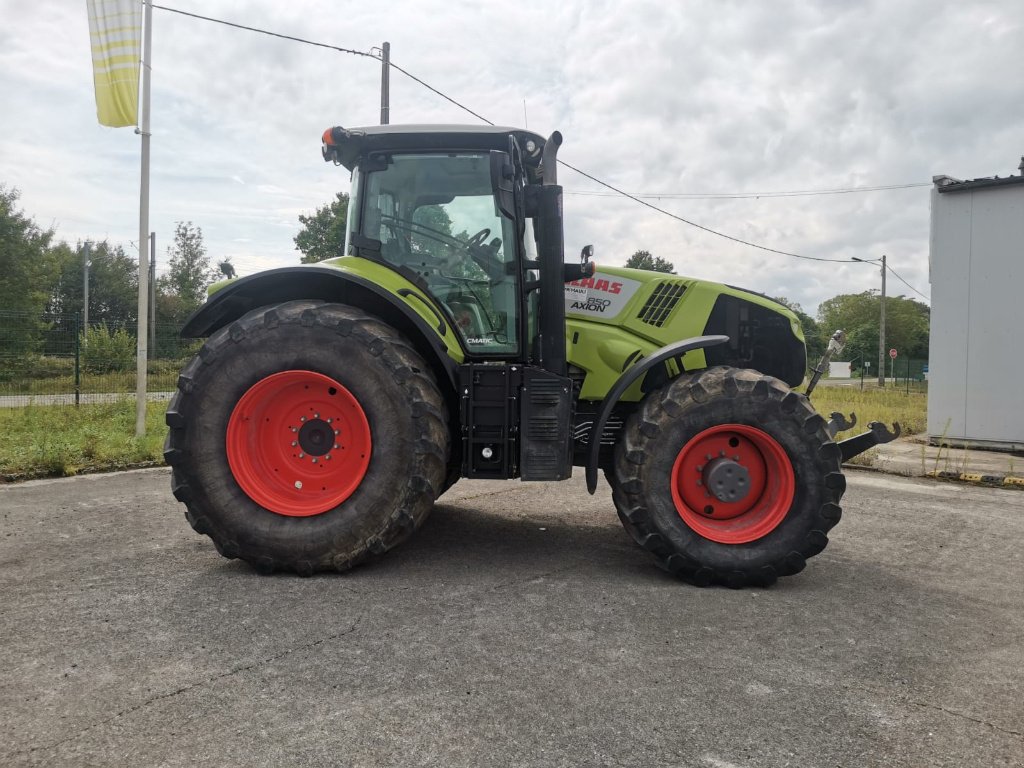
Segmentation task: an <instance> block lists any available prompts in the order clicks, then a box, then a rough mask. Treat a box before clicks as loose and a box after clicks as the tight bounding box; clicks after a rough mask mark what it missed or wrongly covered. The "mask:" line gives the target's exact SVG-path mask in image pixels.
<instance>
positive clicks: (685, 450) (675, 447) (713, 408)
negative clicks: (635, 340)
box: [611, 367, 846, 588]
mask: <svg viewBox="0 0 1024 768" xmlns="http://www.w3.org/2000/svg"><path fill="white" fill-rule="evenodd" d="M733 446H735V447H733ZM719 448H720V449H721V450H719ZM726 452H728V454H727V453H726ZM734 458H735V461H734ZM716 467H717V468H716ZM712 470H714V472H713V473H712V474H710V475H709V472H711V471H712ZM611 474H612V475H613V476H614V481H613V482H612V483H611V485H612V493H613V498H614V500H615V506H616V508H617V510H618V513H619V518H620V519H621V520H622V523H623V526H624V527H625V529H626V531H627V532H628V533H629V534H630V536H631V537H632V538H633V539H634V540H635V541H636V542H637V543H638V544H640V545H641V546H642V547H644V548H645V549H647V550H648V551H649V552H651V554H653V555H654V556H655V558H657V560H658V563H659V565H660V566H661V567H662V568H664V569H665V570H668V571H669V572H671V573H673V574H675V575H677V576H679V577H680V578H682V579H684V580H686V581H689V582H691V583H694V584H697V585H699V586H707V585H710V584H725V585H728V586H730V587H737V588H738V587H743V586H747V585H760V586H767V585H769V584H771V583H773V582H774V581H775V580H776V579H777V578H778V577H779V576H789V575H792V574H795V573H798V572H800V571H801V570H803V568H804V566H805V564H806V561H807V560H808V559H809V558H811V557H813V556H814V555H817V554H818V553H819V552H821V551H822V550H823V549H824V548H825V546H826V544H827V543H828V536H827V532H828V531H829V530H830V529H831V528H832V527H833V526H834V525H835V524H836V523H837V522H839V519H840V517H841V515H842V511H841V509H840V507H839V500H840V498H841V497H842V495H843V491H844V490H845V488H846V481H845V478H844V477H843V474H842V471H841V454H840V450H839V446H838V445H836V443H835V442H834V441H833V440H832V439H831V437H830V436H829V434H828V432H827V431H826V428H825V420H824V419H823V418H822V417H821V415H819V414H818V413H817V412H815V410H814V408H813V407H812V406H811V405H810V403H809V402H808V400H807V398H806V397H804V396H803V395H800V394H798V393H796V392H792V391H791V390H790V389H789V387H787V386H786V385H785V384H784V383H783V382H781V381H779V380H778V379H775V378H772V377H770V376H763V375H761V374H760V373H758V372H756V371H749V370H739V369H735V368H725V367H717V368H711V369H708V370H705V371H701V372H699V373H697V374H695V375H693V376H684V377H680V378H677V379H674V380H672V381H671V382H669V383H668V384H666V385H665V386H664V387H662V388H661V389H659V390H657V391H655V392H652V393H650V394H649V395H648V396H647V399H646V400H645V401H644V402H643V404H642V406H641V407H640V408H639V409H638V410H637V411H636V412H635V413H634V414H633V415H632V416H631V417H630V418H629V420H628V421H627V423H626V426H625V429H624V434H623V438H622V440H621V441H620V442H619V444H618V445H617V446H616V451H615V464H614V467H613V469H612V471H611ZM722 480H725V481H726V490H722V489H721V488H720V487H719V488H718V490H716V491H715V493H718V494H721V495H722V497H721V498H719V497H718V496H713V495H712V486H714V485H717V484H718V483H720V482H721V481H722ZM730 486H731V492H732V493H733V494H734V496H733V497H728V496H727V491H729V487H730Z"/></svg>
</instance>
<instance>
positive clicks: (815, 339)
mask: <svg viewBox="0 0 1024 768" xmlns="http://www.w3.org/2000/svg"><path fill="white" fill-rule="evenodd" d="M772 301H777V302H778V303H779V304H781V305H782V306H784V307H788V308H789V309H790V310H791V311H792V312H793V314H794V315H796V316H797V318H798V319H799V320H800V327H801V328H802V329H803V332H804V344H805V346H806V347H807V366H808V368H813V367H814V366H815V365H817V364H818V360H820V359H821V356H822V355H823V354H824V353H825V345H826V341H825V337H824V335H823V334H822V332H821V327H820V326H819V325H818V324H817V323H816V322H815V321H814V318H813V317H811V316H810V315H808V314H807V313H806V312H804V308H803V307H801V306H800V305H799V304H798V303H797V302H795V301H790V300H789V299H787V298H786V297H785V296H774V297H772Z"/></svg>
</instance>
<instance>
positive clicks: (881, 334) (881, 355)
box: [878, 253, 885, 387]
mask: <svg viewBox="0 0 1024 768" xmlns="http://www.w3.org/2000/svg"><path fill="white" fill-rule="evenodd" d="M881 307H882V309H881V310H880V317H879V320H878V386H880V387H884V386H885V254H884V253H883V254H882V302H881Z"/></svg>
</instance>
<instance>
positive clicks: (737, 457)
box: [732, 453, 740, 461]
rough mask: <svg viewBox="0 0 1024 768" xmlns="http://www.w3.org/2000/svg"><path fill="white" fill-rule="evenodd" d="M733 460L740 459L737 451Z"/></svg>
mask: <svg viewBox="0 0 1024 768" xmlns="http://www.w3.org/2000/svg"><path fill="white" fill-rule="evenodd" d="M732 460H733V461H739V460H740V455H739V454H738V453H737V454H736V455H735V456H733V457H732Z"/></svg>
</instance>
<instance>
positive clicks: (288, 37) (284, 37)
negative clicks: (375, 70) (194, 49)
mask: <svg viewBox="0 0 1024 768" xmlns="http://www.w3.org/2000/svg"><path fill="white" fill-rule="evenodd" d="M153 7H154V8H159V9H160V10H161V11H168V12H170V13H177V14H181V15H182V16H190V17H192V18H193V19H201V20H202V21H211V22H213V23H214V24H223V25H224V26H226V27H234V28H235V29H244V30H246V31H247V32H258V33H259V34H261V35H269V36H270V37H279V38H281V39H282V40H292V41H293V42H296V43H305V44H306V45H315V46H316V47H317V48H329V49H330V50H332V51H339V52H340V53H351V54H352V55H353V56H365V57H366V58H368V59H376V60H377V61H380V57H379V56H374V55H373V54H372V53H367V52H365V51H356V50H353V49H352V48H341V47H339V46H337V45H328V44H327V43H318V42H316V41H315V40H306V39H304V38H301V37H293V36H292V35H282V34H281V33H280V32H271V31H270V30H267V29H259V28H258V27H248V26H246V25H245V24H235V23H234V22H232V21H224V19H214V18H212V17H210V16H201V15H199V14H198V13H189V12H188V11H182V10H179V9H177V8H168V7H167V6H166V5H156V4H155V3H154V4H153Z"/></svg>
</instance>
